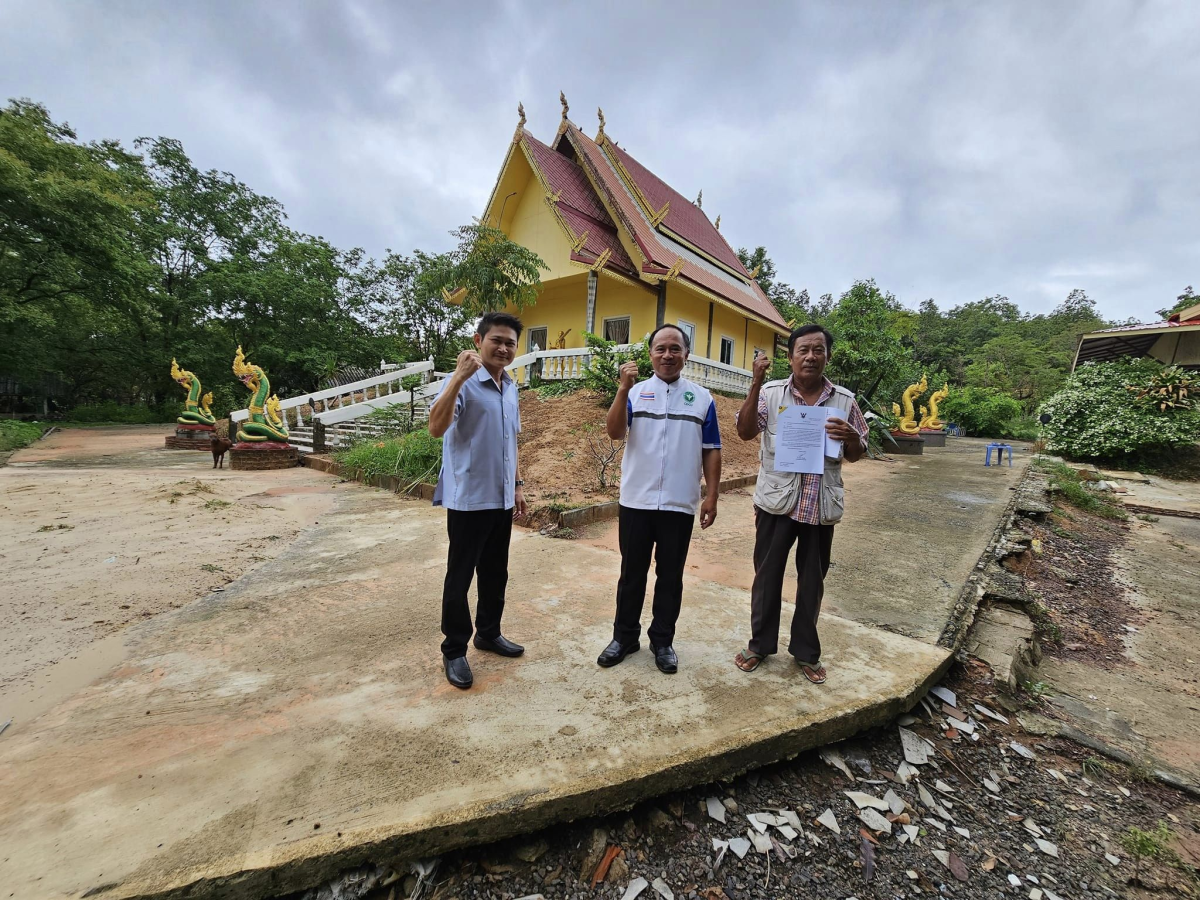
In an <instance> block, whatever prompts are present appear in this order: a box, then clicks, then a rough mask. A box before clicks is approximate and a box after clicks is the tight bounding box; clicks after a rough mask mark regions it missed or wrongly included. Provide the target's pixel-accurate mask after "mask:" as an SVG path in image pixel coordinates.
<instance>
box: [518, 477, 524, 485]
mask: <svg viewBox="0 0 1200 900" xmlns="http://www.w3.org/2000/svg"><path fill="white" fill-rule="evenodd" d="M517 487H525V481H524V480H523V479H521V478H518V479H517Z"/></svg>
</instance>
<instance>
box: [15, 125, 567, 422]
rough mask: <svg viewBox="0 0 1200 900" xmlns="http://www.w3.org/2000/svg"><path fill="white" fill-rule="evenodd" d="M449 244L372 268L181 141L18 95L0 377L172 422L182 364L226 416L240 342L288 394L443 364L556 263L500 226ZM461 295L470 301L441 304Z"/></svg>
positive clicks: (237, 397)
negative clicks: (446, 294)
mask: <svg viewBox="0 0 1200 900" xmlns="http://www.w3.org/2000/svg"><path fill="white" fill-rule="evenodd" d="M453 235H454V238H455V239H456V242H457V245H456V246H455V247H452V248H451V249H449V250H448V251H447V252H445V253H424V252H422V251H414V253H413V255H412V256H402V255H399V254H394V253H390V252H389V253H388V255H387V257H386V258H385V259H384V260H383V262H382V263H376V262H375V261H374V260H371V259H369V258H367V257H366V256H365V254H364V253H363V252H362V251H361V250H359V249H351V250H339V249H338V248H337V247H334V246H333V245H332V244H330V243H329V242H328V241H326V240H324V239H323V238H320V237H314V236H312V235H307V234H302V233H300V232H298V231H295V230H294V229H292V228H290V227H289V226H288V224H287V217H286V215H285V213H284V210H283V207H282V206H281V204H280V203H279V202H278V201H277V200H274V199H272V198H270V197H266V196H263V195H261V194H258V193H256V192H255V191H254V190H253V189H252V188H251V187H250V186H248V185H246V184H245V183H243V182H241V181H239V180H238V179H237V178H236V177H235V176H234V175H232V174H231V173H229V172H221V171H217V170H203V169H201V168H200V167H198V166H196V165H195V164H194V163H193V162H192V160H191V159H190V158H189V157H188V155H187V153H186V151H185V150H184V147H183V145H182V144H181V143H180V142H179V141H177V140H173V139H170V138H162V137H160V138H152V139H151V138H144V139H140V140H138V141H137V142H136V143H135V146H134V149H133V150H126V149H124V148H122V147H121V146H120V145H119V144H118V143H116V142H114V141H101V142H93V143H85V142H81V141H79V140H78V138H77V136H76V134H75V133H74V132H73V131H72V130H71V128H70V127H69V126H67V125H65V124H58V123H55V122H54V121H53V120H52V119H51V117H50V114H49V112H48V111H47V110H46V109H45V108H44V107H42V106H39V105H38V104H35V103H31V102H29V101H13V102H10V103H9V105H8V106H7V107H5V108H4V109H3V110H0V376H6V377H8V378H10V379H13V380H15V381H17V382H18V383H19V384H21V385H22V386H23V387H24V389H25V391H26V393H28V394H31V395H37V394H39V393H43V394H44V393H46V392H47V390H48V388H47V385H54V386H55V391H54V393H57V394H58V395H60V396H61V397H62V398H63V400H64V402H65V403H66V404H69V405H72V406H73V405H90V406H89V409H93V410H105V409H109V410H111V409H113V408H114V404H115V405H117V406H120V405H131V406H138V407H139V409H140V412H139V413H138V414H139V415H143V416H147V415H148V416H151V417H155V416H157V417H167V418H171V417H173V416H174V414H175V407H177V406H178V404H179V403H180V401H182V399H183V398H182V394H181V392H180V390H179V387H178V385H176V384H174V383H173V382H172V381H171V378H170V373H169V366H170V360H171V359H172V358H177V359H178V360H179V361H180V364H181V365H183V366H184V367H185V368H188V369H190V370H191V371H193V372H195V373H196V374H197V375H198V376H199V377H200V379H201V381H202V382H203V384H204V386H205V389H206V390H212V391H213V393H214V398H215V408H216V410H217V411H218V412H228V411H229V409H232V408H237V407H238V406H243V405H245V400H246V393H245V390H244V389H243V388H242V386H241V385H239V384H237V383H236V381H235V380H234V379H233V375H232V372H231V371H230V363H231V361H232V358H233V351H234V348H236V347H237V346H238V345H239V344H241V345H242V346H243V347H244V348H245V350H246V353H247V355H248V356H249V357H250V358H251V359H253V360H254V362H255V363H257V364H258V365H261V366H262V367H263V368H264V369H265V370H266V371H267V372H268V374H269V376H270V378H271V384H272V388H273V389H274V390H276V391H278V392H279V393H280V394H281V395H282V396H287V395H289V394H297V393H302V392H304V391H311V390H313V389H316V388H318V387H319V386H320V385H321V383H322V381H323V380H324V379H326V378H328V377H330V376H331V375H333V374H334V373H335V372H337V371H338V370H340V369H343V368H345V367H350V366H353V367H358V368H361V369H366V370H371V369H374V368H375V367H377V366H378V364H379V361H380V360H381V359H387V360H389V361H392V362H404V361H407V360H412V359H427V358H429V357H433V358H434V359H435V360H436V362H437V364H438V365H439V366H442V367H445V366H447V365H449V364H450V363H451V361H452V360H453V357H454V356H455V355H456V354H457V352H458V350H459V349H460V348H461V347H462V346H464V342H465V341H467V340H469V335H468V334H467V332H468V330H469V329H468V325H469V323H470V321H471V320H472V319H473V317H474V315H475V314H476V313H477V312H478V310H481V309H493V308H500V307H504V306H506V305H511V306H515V307H518V308H519V307H520V306H522V305H525V304H527V303H528V302H529V301H530V299H531V298H532V297H534V296H535V295H536V292H537V289H538V286H539V283H540V282H539V278H540V271H541V269H544V268H545V265H544V263H542V261H541V260H540V259H538V257H537V256H536V255H535V254H533V253H531V252H530V251H528V250H526V249H524V248H522V247H520V246H519V245H517V244H515V243H513V242H512V241H510V240H508V238H506V237H505V236H504V235H503V234H502V233H500V232H498V231H496V230H495V229H489V228H486V227H484V226H480V225H469V226H465V227H463V228H460V229H457V230H456V231H455V232H453ZM457 286H463V287H466V288H467V292H468V296H469V297H470V298H472V299H471V302H469V303H468V304H467V305H466V306H465V307H459V306H453V305H449V304H447V303H445V301H444V300H443V297H442V290H443V288H448V289H453V288H454V287H457ZM85 413H86V411H85Z"/></svg>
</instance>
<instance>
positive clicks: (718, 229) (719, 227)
mask: <svg viewBox="0 0 1200 900" xmlns="http://www.w3.org/2000/svg"><path fill="white" fill-rule="evenodd" d="M720 230H721V214H720V213H717V231H720Z"/></svg>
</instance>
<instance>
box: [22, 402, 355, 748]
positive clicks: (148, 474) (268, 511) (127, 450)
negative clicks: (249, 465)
mask: <svg viewBox="0 0 1200 900" xmlns="http://www.w3.org/2000/svg"><path fill="white" fill-rule="evenodd" d="M173 430H174V429H173V426H123V427H113V428H86V429H67V430H65V431H59V432H56V433H54V434H52V435H50V436H49V437H48V438H45V439H43V440H42V441H40V442H38V443H36V444H34V445H32V446H30V447H27V448H26V449H24V450H20V451H18V452H17V453H15V454H14V455H13V456H12V458H11V459H10V460H9V463H8V465H7V466H5V467H3V468H0V566H3V568H4V571H5V588H6V590H5V597H4V599H3V601H2V602H0V723H2V722H4V721H5V720H7V719H8V718H10V717H12V718H13V719H14V727H17V726H18V725H19V724H20V723H21V722H22V721H28V720H29V719H31V718H33V717H35V716H36V715H38V714H39V713H40V712H42V711H43V710H45V709H48V708H49V707H50V706H51V705H53V704H54V703H55V702H56V701H57V700H59V699H62V698H63V697H65V696H68V695H69V694H70V693H72V692H73V691H74V690H75V689H77V688H78V687H79V686H81V685H82V684H86V683H87V682H88V681H90V680H91V678H93V677H94V676H95V673H96V672H97V671H103V670H104V668H106V667H107V666H106V664H110V663H111V662H113V661H115V660H117V659H119V658H120V634H121V633H122V632H123V631H124V629H125V628H127V627H128V626H129V625H131V624H133V623H135V622H140V621H143V620H147V619H150V618H152V617H154V616H155V615H157V614H158V613H161V612H164V611H166V610H170V609H176V608H179V607H181V606H183V605H185V604H187V603H189V602H191V601H192V600H194V599H196V598H197V597H200V596H203V595H205V594H208V593H210V592H212V591H219V590H222V589H223V586H224V585H225V584H227V583H228V582H230V581H233V580H234V579H236V578H238V577H239V576H241V575H243V574H245V573H246V572H248V571H250V570H252V569H254V568H255V567H256V566H258V565H259V564H261V563H262V562H264V561H266V560H269V559H272V558H274V557H275V556H277V555H278V554H279V553H280V552H281V551H282V550H283V548H285V547H286V546H287V545H288V544H289V543H290V542H291V540H292V539H293V538H294V537H295V536H296V535H297V534H298V533H299V532H300V530H301V529H302V528H304V527H306V526H310V525H312V524H313V523H315V522H316V521H318V520H319V518H320V515H321V513H322V512H323V511H324V510H325V509H328V508H329V506H330V504H331V502H332V500H333V498H334V495H335V493H336V491H337V490H338V488H337V486H336V485H337V482H336V481H334V480H333V479H330V478H329V477H328V476H325V475H321V474H319V473H316V472H313V471H311V470H309V469H299V468H298V469H292V470H288V471H284V472H273V473H270V476H269V477H270V486H269V487H267V488H264V485H263V477H262V476H258V475H255V474H254V473H246V472H233V471H231V470H230V469H229V468H228V464H229V461H228V458H227V459H226V461H225V464H226V468H224V469H220V470H217V471H213V469H212V456H211V455H210V454H208V453H201V452H198V451H189V450H167V449H164V448H163V437H164V436H166V435H167V434H170V433H172V432H173Z"/></svg>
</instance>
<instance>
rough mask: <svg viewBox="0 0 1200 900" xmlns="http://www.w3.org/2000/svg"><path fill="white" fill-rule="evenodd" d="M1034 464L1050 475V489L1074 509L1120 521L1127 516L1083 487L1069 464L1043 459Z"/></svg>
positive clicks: (1113, 504) (1115, 505) (1123, 511)
mask: <svg viewBox="0 0 1200 900" xmlns="http://www.w3.org/2000/svg"><path fill="white" fill-rule="evenodd" d="M1036 465H1037V467H1038V468H1039V469H1040V470H1041V471H1043V472H1045V473H1046V474H1047V475H1049V476H1050V487H1051V489H1053V490H1055V491H1057V492H1058V494H1059V496H1060V497H1062V499H1063V500H1065V501H1066V502H1067V503H1069V504H1070V505H1071V506H1074V507H1075V508H1076V509H1081V510H1083V511H1084V512H1089V513H1092V514H1093V515H1097V516H1100V517H1102V518H1105V519H1118V520H1120V521H1122V522H1123V521H1125V520H1126V519H1128V518H1129V515H1128V514H1127V513H1126V512H1125V510H1124V509H1122V508H1121V507H1120V506H1118V505H1117V504H1115V503H1113V502H1112V501H1111V500H1108V499H1106V498H1104V497H1102V496H1100V495H1099V494H1096V493H1094V492H1093V491H1090V490H1088V489H1087V488H1086V487H1084V485H1083V481H1082V480H1081V479H1080V477H1079V474H1078V473H1077V472H1076V471H1075V470H1074V469H1072V468H1071V467H1070V466H1068V465H1065V464H1064V463H1060V462H1053V461H1051V460H1045V459H1042V460H1037V461H1036Z"/></svg>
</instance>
